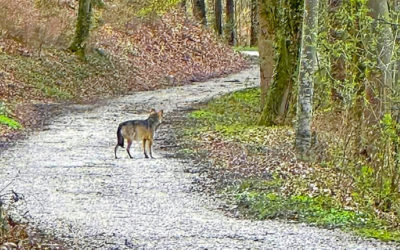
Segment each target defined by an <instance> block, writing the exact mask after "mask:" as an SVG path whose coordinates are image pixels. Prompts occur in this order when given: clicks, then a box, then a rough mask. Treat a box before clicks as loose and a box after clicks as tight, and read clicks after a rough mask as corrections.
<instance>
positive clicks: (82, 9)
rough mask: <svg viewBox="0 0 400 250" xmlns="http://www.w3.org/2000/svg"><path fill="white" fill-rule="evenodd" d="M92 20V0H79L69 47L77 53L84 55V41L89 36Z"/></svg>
mask: <svg viewBox="0 0 400 250" xmlns="http://www.w3.org/2000/svg"><path fill="white" fill-rule="evenodd" d="M91 21H92V1H91V0H79V9H78V18H77V21H76V30H75V37H74V40H73V42H72V44H71V45H70V47H69V49H70V50H71V51H72V52H75V53H77V54H78V55H80V56H82V57H84V56H85V41H86V39H87V38H88V37H89V31H90V26H91V23H92V22H91Z"/></svg>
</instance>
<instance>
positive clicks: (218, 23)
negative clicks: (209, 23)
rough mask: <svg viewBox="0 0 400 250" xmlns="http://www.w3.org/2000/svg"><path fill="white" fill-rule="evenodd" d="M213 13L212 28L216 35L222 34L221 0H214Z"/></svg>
mask: <svg viewBox="0 0 400 250" xmlns="http://www.w3.org/2000/svg"><path fill="white" fill-rule="evenodd" d="M214 15H215V19H214V29H215V31H216V32H217V34H218V35H222V0H215V4H214Z"/></svg>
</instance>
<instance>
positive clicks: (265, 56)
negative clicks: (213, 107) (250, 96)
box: [258, 0, 275, 124]
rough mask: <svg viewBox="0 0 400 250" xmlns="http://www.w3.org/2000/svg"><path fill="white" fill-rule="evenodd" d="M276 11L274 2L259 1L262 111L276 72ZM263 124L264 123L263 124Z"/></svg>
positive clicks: (269, 0) (270, 0) (268, 0)
mask: <svg viewBox="0 0 400 250" xmlns="http://www.w3.org/2000/svg"><path fill="white" fill-rule="evenodd" d="M274 9H275V3H274V1H273V0H258V12H259V14H258V16H259V32H258V51H259V55H260V56H259V60H260V88H261V109H263V108H264V106H265V100H266V97H267V93H268V88H269V86H270V85H271V82H272V76H273V72H274V65H275V64H274V57H275V49H274V38H275V37H274V29H275V28H274V26H275V25H274ZM260 121H261V120H260ZM261 124H262V123H261Z"/></svg>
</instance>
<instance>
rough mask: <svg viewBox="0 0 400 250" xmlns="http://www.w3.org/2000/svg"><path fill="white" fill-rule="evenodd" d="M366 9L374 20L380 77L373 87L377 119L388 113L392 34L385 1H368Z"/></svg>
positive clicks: (391, 67) (391, 81)
mask: <svg viewBox="0 0 400 250" xmlns="http://www.w3.org/2000/svg"><path fill="white" fill-rule="evenodd" d="M368 7H369V8H370V10H371V12H370V15H371V16H372V18H374V19H375V22H374V24H373V27H372V28H373V30H374V31H375V32H376V34H375V35H376V36H375V37H376V38H377V41H378V43H377V51H376V53H377V57H378V68H379V70H380V72H381V74H380V76H378V77H377V78H375V81H376V82H375V87H376V88H377V89H378V90H379V101H378V105H379V106H378V107H377V112H378V119H380V118H381V116H382V115H383V114H384V113H390V109H391V104H390V99H391V98H390V92H391V89H392V83H393V74H392V70H393V64H392V54H393V33H392V29H391V27H390V24H388V23H385V20H386V21H388V19H389V8H388V1H387V0H369V1H368Z"/></svg>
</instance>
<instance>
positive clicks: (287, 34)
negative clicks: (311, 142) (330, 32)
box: [258, 0, 303, 126]
mask: <svg viewBox="0 0 400 250" xmlns="http://www.w3.org/2000/svg"><path fill="white" fill-rule="evenodd" d="M261 2H262V3H263V5H260V8H263V10H262V11H260V15H259V19H260V27H261V29H260V32H263V30H264V29H265V28H264V23H263V22H264V20H263V19H265V18H267V21H268V22H269V29H270V33H272V32H273V33H274V36H273V42H272V43H273V44H274V48H272V47H271V48H270V49H272V50H273V53H272V54H271V53H270V54H269V55H268V56H269V57H270V58H267V60H273V61H274V63H275V64H276V65H275V67H274V66H272V67H274V72H275V73H274V77H273V79H272V73H273V72H272V71H271V70H270V69H268V67H266V66H267V65H263V59H264V58H263V57H262V51H263V50H264V46H263V44H262V43H263V40H260V41H259V50H260V58H261V98H262V99H261V104H262V105H263V106H262V108H263V112H262V114H261V116H260V119H259V122H258V124H259V125H265V126H271V125H282V124H284V123H285V122H286V121H287V116H288V113H289V107H290V103H291V100H292V98H291V96H292V88H293V86H294V82H295V81H296V80H295V79H294V77H293V75H294V74H295V72H296V71H297V68H298V51H299V44H300V39H299V37H300V29H299V27H301V22H302V19H301V13H302V7H303V6H302V5H301V3H300V2H298V1H289V2H284V1H278V0H269V1H265V0H263V1H261ZM262 35H263V34H260V38H261V37H262ZM264 39H265V38H264ZM269 39H270V38H269ZM274 53H276V54H277V55H274ZM267 62H268V61H267ZM269 65H271V64H269ZM265 67H266V68H265ZM264 70H268V71H267V72H269V74H270V77H271V79H270V81H269V82H268V83H267V84H268V85H267V84H264V82H263V81H264V79H263V71H264ZM266 85H267V86H266Z"/></svg>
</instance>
